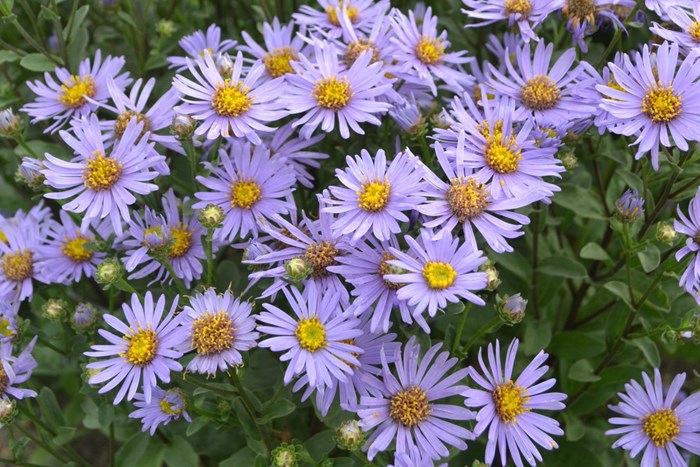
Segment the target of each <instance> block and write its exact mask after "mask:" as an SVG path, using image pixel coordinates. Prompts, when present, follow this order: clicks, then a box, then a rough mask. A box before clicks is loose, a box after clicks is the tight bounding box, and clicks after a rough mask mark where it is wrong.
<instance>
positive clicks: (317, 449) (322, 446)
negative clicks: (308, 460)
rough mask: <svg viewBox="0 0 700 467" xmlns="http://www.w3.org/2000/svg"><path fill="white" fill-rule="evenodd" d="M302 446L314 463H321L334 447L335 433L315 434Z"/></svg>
mask: <svg viewBox="0 0 700 467" xmlns="http://www.w3.org/2000/svg"><path fill="white" fill-rule="evenodd" d="M304 446H305V447H306V450H307V451H309V454H310V455H311V457H312V458H313V459H314V460H315V461H317V462H321V460H322V459H323V457H324V456H326V455H328V453H329V452H331V451H332V450H333V448H334V447H335V433H334V432H333V430H326V431H322V432H320V433H317V434H315V435H314V436H313V437H312V438H311V439H309V440H308V441H307V442H305V443H304Z"/></svg>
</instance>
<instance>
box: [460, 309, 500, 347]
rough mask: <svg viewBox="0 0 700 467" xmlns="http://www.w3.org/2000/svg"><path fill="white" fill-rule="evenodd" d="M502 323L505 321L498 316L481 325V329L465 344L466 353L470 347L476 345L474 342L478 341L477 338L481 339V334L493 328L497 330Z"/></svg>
mask: <svg viewBox="0 0 700 467" xmlns="http://www.w3.org/2000/svg"><path fill="white" fill-rule="evenodd" d="M502 324H503V321H502V320H501V318H500V317H498V316H496V317H495V318H493V319H492V320H491V321H489V322H488V323H486V324H484V325H483V326H481V327H480V328H479V330H478V331H476V333H475V334H474V335H473V336H472V338H471V339H469V342H468V343H467V345H466V346H464V353H465V354H466V353H467V352H468V351H469V349H470V348H471V346H472V345H474V342H476V340H477V339H479V338H480V337H481V336H483V335H484V334H486V333H488V332H490V331H492V330H493V331H495V330H496V329H498V328H500V327H501V325H502Z"/></svg>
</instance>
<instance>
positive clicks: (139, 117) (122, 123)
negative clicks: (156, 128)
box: [114, 110, 151, 138]
mask: <svg viewBox="0 0 700 467" xmlns="http://www.w3.org/2000/svg"><path fill="white" fill-rule="evenodd" d="M132 118H136V121H137V122H139V123H143V128H141V136H143V135H144V133H146V132H147V131H149V130H150V129H151V122H149V121H148V118H146V116H145V115H144V114H142V113H141V112H136V111H134V110H127V111H124V112H122V113H120V114H119V116H118V117H117V120H116V121H115V122H114V134H115V136H116V137H117V138H121V137H122V136H124V132H125V131H126V127H127V126H128V125H129V122H130V121H131V119H132Z"/></svg>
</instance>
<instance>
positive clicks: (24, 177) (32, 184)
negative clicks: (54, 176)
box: [15, 157, 46, 191]
mask: <svg viewBox="0 0 700 467" xmlns="http://www.w3.org/2000/svg"><path fill="white" fill-rule="evenodd" d="M45 168H46V167H45V166H44V162H43V161H40V160H39V159H34V158H33V157H23V158H22V163H21V164H20V165H19V167H18V168H17V173H16V174H15V179H16V180H17V181H19V182H22V183H24V184H26V185H27V186H28V187H29V188H31V189H32V190H34V191H42V190H43V185H44V180H45V179H46V177H44V174H42V173H41V171H42V170H43V169H45Z"/></svg>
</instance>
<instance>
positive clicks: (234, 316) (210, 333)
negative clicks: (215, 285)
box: [179, 289, 259, 376]
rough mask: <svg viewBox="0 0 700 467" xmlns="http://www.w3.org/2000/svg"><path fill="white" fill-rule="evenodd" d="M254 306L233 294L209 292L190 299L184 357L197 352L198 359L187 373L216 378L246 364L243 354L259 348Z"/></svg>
mask: <svg viewBox="0 0 700 467" xmlns="http://www.w3.org/2000/svg"><path fill="white" fill-rule="evenodd" d="M252 310H253V306H252V305H251V304H250V303H249V302H241V301H240V300H238V299H237V298H234V296H233V294H232V293H231V291H229V290H227V291H226V292H224V293H223V294H217V293H216V291H215V290H214V289H207V290H206V291H204V293H202V294H196V295H194V296H193V297H192V298H190V304H189V305H188V306H186V307H185V308H184V310H183V311H182V314H184V315H186V317H185V318H184V320H183V322H182V327H181V328H180V336H181V344H180V347H179V349H180V350H182V351H183V352H184V353H187V352H190V351H192V350H194V351H195V352H196V353H197V355H196V356H195V357H194V358H193V359H192V360H191V361H190V363H188V364H187V368H186V370H187V371H192V372H195V373H202V374H208V375H211V376H214V375H216V371H217V369H218V370H219V371H227V370H228V369H229V368H231V367H233V366H240V365H242V364H243V357H242V356H241V352H246V351H248V350H250V349H252V348H253V347H255V341H256V340H257V338H258V336H259V334H258V333H257V332H255V317H254V316H252V315H251V312H252Z"/></svg>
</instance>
